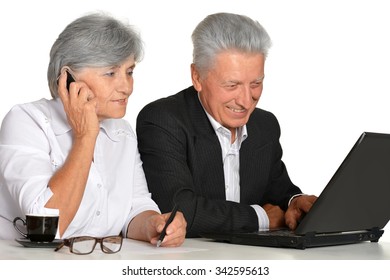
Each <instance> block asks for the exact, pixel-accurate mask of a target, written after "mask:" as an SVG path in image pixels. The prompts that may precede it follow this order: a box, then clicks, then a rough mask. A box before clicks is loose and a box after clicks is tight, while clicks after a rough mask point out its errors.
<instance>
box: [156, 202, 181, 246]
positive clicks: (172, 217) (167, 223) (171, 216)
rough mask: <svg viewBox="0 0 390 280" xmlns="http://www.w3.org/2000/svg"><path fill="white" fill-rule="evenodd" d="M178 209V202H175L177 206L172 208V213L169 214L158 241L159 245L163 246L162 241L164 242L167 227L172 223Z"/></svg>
mask: <svg viewBox="0 0 390 280" xmlns="http://www.w3.org/2000/svg"><path fill="white" fill-rule="evenodd" d="M178 209H179V207H178V206H177V204H175V206H174V207H173V209H172V212H171V215H170V216H169V218H168V221H167V222H166V223H165V226H164V228H163V230H162V232H161V234H160V238H159V239H158V241H157V247H160V246H161V243H162V242H163V240H164V238H165V235H166V234H167V227H168V226H169V224H170V223H172V221H173V219H174V218H175V216H176V212H177V210H178Z"/></svg>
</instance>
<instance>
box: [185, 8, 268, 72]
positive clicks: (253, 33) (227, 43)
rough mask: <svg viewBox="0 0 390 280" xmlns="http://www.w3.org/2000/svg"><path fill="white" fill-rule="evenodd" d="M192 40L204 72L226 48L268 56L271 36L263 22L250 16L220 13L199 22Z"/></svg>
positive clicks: (195, 58) (196, 63)
mask: <svg viewBox="0 0 390 280" xmlns="http://www.w3.org/2000/svg"><path fill="white" fill-rule="evenodd" d="M192 43H193V47H194V50H193V63H194V64H195V66H196V68H197V69H198V71H199V72H200V74H201V75H202V76H204V75H205V74H207V72H208V70H209V69H210V68H211V66H212V65H213V63H214V60H215V56H216V55H217V54H219V53H220V52H222V51H226V50H238V51H242V52H247V53H262V54H263V55H264V56H267V54H268V50H269V48H270V47H271V38H270V37H269V35H268V33H267V31H266V30H265V29H264V28H263V27H262V26H261V25H260V23H258V22H257V21H254V20H252V19H250V18H249V17H247V16H244V15H237V14H231V13H217V14H212V15H209V16H207V17H206V18H205V19H204V20H203V21H201V22H200V23H199V24H198V26H197V27H196V28H195V30H194V32H193V33H192Z"/></svg>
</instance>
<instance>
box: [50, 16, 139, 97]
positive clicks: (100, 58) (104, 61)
mask: <svg viewBox="0 0 390 280" xmlns="http://www.w3.org/2000/svg"><path fill="white" fill-rule="evenodd" d="M143 48H144V46H143V42H142V40H141V37H140V35H139V33H138V32H136V30H135V29H134V28H133V27H132V26H130V25H128V24H126V23H124V22H120V21H118V20H116V19H114V18H113V17H111V16H109V15H105V14H103V13H94V14H89V15H86V16H83V17H80V18H78V19H76V20H74V21H73V22H71V23H70V24H69V25H68V26H67V27H66V28H65V29H64V30H63V31H62V33H61V34H60V35H59V36H58V38H57V40H56V41H55V42H54V44H53V46H52V48H51V51H50V62H49V66H48V69H47V79H48V83H49V88H50V92H51V95H52V97H53V98H56V97H58V86H57V79H58V77H59V75H60V73H61V70H62V68H63V67H64V66H67V67H69V68H70V69H71V70H72V71H77V70H80V69H83V68H89V67H109V66H116V65H119V64H120V63H122V62H123V61H125V60H126V59H127V58H129V57H130V56H134V60H135V61H136V62H139V61H141V60H142V58H143V51H144V50H143Z"/></svg>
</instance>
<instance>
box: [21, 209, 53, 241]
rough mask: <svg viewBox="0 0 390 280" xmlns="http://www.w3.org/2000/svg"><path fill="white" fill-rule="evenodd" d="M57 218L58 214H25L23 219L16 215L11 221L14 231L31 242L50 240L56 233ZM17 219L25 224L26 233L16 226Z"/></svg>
mask: <svg viewBox="0 0 390 280" xmlns="http://www.w3.org/2000/svg"><path fill="white" fill-rule="evenodd" d="M58 219H59V216H58V215H48V214H43V215H38V214H27V215H26V219H25V220H24V219H22V218H20V217H16V218H15V219H14V221H13V223H14V227H15V229H16V231H18V232H19V233H20V234H21V235H22V236H24V237H25V238H28V239H30V240H31V241H33V242H52V241H53V240H54V238H55V236H56V234H57V229H58ZM19 220H20V221H21V222H22V223H23V225H24V226H26V229H27V233H24V232H22V231H21V230H20V229H19V228H18V225H17V222H18V221H19Z"/></svg>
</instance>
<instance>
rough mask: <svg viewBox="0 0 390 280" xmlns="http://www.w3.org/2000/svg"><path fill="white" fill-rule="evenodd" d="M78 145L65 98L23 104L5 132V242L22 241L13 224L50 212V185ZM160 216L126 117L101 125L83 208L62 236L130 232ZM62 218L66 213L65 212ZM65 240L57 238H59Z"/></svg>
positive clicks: (0, 203)
mask: <svg viewBox="0 0 390 280" xmlns="http://www.w3.org/2000/svg"><path fill="white" fill-rule="evenodd" d="M71 145H72V130H71V127H70V126H69V124H68V122H67V119H66V114H65V112H64V109H63V106H62V103H61V101H60V100H59V99H55V100H47V99H41V100H39V101H35V102H32V103H27V104H22V105H17V106H15V107H13V108H12V109H11V111H10V112H9V113H8V114H7V115H6V116H5V118H4V120H3V123H2V127H1V130H0V239H13V238H18V237H21V236H20V235H19V234H18V233H17V232H16V230H15V229H14V228H13V225H12V222H11V221H12V220H13V219H14V218H15V217H23V218H24V216H25V214H27V213H53V212H54V213H58V210H57V209H49V208H45V204H46V202H47V201H48V200H49V199H50V197H51V196H52V192H51V190H50V188H49V187H48V182H49V180H50V178H51V177H52V176H53V174H54V172H56V170H57V169H58V168H60V167H61V166H62V164H63V163H64V161H65V160H66V157H67V155H68V153H69V151H70V149H71ZM146 210H154V211H157V212H160V210H159V209H158V206H157V205H156V203H155V202H154V201H153V200H152V199H151V194H150V193H149V191H148V188H147V184H146V179H145V175H144V171H143V168H142V162H141V159H140V155H139V152H138V148H137V139H136V136H135V134H134V132H133V130H132V128H131V126H130V124H129V123H128V122H127V121H125V120H123V119H109V120H104V121H102V122H101V123H100V133H99V135H98V137H97V140H96V146H95V152H94V162H93V163H92V166H91V169H90V173H89V177H88V181H87V185H86V188H85V192H84V196H83V199H82V201H81V205H80V207H79V209H78V211H77V213H76V215H75V217H74V219H73V221H72V222H71V224H70V225H69V227H68V228H67V230H66V231H65V233H64V235H63V236H62V238H67V237H71V236H81V235H89V236H97V237H102V236H108V235H116V234H119V233H120V232H121V231H122V233H123V234H124V236H125V234H126V231H127V226H128V224H129V222H130V221H131V220H132V218H134V217H135V216H136V215H137V214H139V213H141V212H143V211H146ZM59 214H60V215H61V213H59ZM58 237H59V236H58V235H57V238H58Z"/></svg>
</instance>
